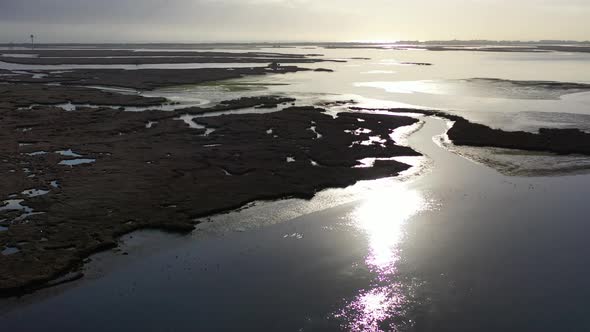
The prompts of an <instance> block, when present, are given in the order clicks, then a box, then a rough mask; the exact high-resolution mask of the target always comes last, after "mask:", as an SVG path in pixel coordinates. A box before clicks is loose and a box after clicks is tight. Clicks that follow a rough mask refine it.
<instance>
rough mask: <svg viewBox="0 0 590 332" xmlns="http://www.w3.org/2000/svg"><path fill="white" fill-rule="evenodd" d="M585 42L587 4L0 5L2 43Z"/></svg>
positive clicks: (112, 0) (54, 1)
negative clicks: (32, 37)
mask: <svg viewBox="0 0 590 332" xmlns="http://www.w3.org/2000/svg"><path fill="white" fill-rule="evenodd" d="M31 33H34V34H35V35H36V36H37V39H38V41H39V42H126V41H129V42H133V41H135V42H145V41H151V42H203V41H352V40H400V39H402V40H409V39H411V40H432V39H454V38H457V39H513V40H538V39H573V40H589V39H590V0H470V1H469V0H446V1H445V0H354V1H353V0H315V1H314V0H0V42H12V41H14V42H23V41H26V40H27V37H28V35H29V34H31Z"/></svg>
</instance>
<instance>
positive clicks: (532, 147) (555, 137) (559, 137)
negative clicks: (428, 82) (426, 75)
mask: <svg viewBox="0 0 590 332" xmlns="http://www.w3.org/2000/svg"><path fill="white" fill-rule="evenodd" d="M351 109H353V110H380V111H391V112H396V113H420V114H425V115H429V116H438V117H442V118H445V119H448V120H451V121H453V126H452V127H451V129H449V131H448V132H447V136H448V138H449V139H450V140H451V141H452V142H453V144H455V145H458V146H473V147H492V148H505V149H516V150H526V151H544V152H552V153H556V154H583V155H590V134H589V133H586V132H583V131H581V130H579V129H552V128H541V129H539V132H538V133H530V132H524V131H505V130H501V129H493V128H490V127H488V126H486V125H482V124H479V123H473V122H470V121H468V120H467V119H465V118H463V117H460V116H457V115H453V114H449V113H446V112H442V111H437V110H420V109H374V108H373V109H368V108H360V107H351Z"/></svg>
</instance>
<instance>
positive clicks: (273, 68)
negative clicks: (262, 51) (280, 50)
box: [268, 61, 281, 71]
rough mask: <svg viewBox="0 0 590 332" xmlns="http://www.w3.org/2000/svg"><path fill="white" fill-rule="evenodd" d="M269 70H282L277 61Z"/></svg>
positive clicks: (271, 64) (272, 63)
mask: <svg viewBox="0 0 590 332" xmlns="http://www.w3.org/2000/svg"><path fill="white" fill-rule="evenodd" d="M268 68H270V69H272V70H274V71H279V70H280V69H281V64H280V63H278V62H276V61H273V62H271V63H270V64H269V65H268Z"/></svg>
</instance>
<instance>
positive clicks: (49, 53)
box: [0, 49, 310, 59]
mask: <svg viewBox="0 0 590 332" xmlns="http://www.w3.org/2000/svg"><path fill="white" fill-rule="evenodd" d="M0 54H6V55H11V54H29V55H33V56H38V57H39V58H84V57H204V58H224V57H225V58H238V57H246V58H262V57H265V58H275V59H279V58H306V57H308V56H310V55H305V54H287V53H275V52H272V53H267V52H203V51H155V50H154V51H134V50H102V49H61V50H59V49H58V50H48V49H34V50H31V49H28V50H0Z"/></svg>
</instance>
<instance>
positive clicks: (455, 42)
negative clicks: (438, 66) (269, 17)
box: [0, 39, 590, 48]
mask: <svg viewBox="0 0 590 332" xmlns="http://www.w3.org/2000/svg"><path fill="white" fill-rule="evenodd" d="M88 45H92V46H93V47H101V48H103V47H106V48H121V47H130V46H132V47H154V46H157V47H175V48H208V47H235V46H241V47H244V46H247V47H252V46H259V47H296V46H319V47H323V46H335V47H339V46H361V45H373V46H377V45H392V46H395V45H400V46H401V45H416V46H435V45H445V46H541V45H569V46H590V40H586V41H577V40H537V41H519V40H483V39H482V40H457V39H454V40H428V41H419V40H400V41H392V42H371V41H362V42H361V41H351V42H341V41H339V42H288V41H287V42H219V43H217V42H195V43H159V42H154V43H145V42H142V43H135V42H129V43H38V44H37V43H36V44H35V47H38V48H46V47H49V48H54V47H76V46H88ZM30 46H31V44H30V43H0V47H4V48H6V47H8V48H10V47H30Z"/></svg>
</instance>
